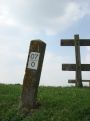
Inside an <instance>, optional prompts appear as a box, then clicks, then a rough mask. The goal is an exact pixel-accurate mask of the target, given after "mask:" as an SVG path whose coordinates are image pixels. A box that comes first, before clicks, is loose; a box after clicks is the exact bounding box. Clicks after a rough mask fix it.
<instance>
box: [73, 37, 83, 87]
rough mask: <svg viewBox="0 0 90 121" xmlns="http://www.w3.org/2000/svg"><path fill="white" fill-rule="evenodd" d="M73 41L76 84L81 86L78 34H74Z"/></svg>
mask: <svg viewBox="0 0 90 121" xmlns="http://www.w3.org/2000/svg"><path fill="white" fill-rule="evenodd" d="M74 41H75V55H76V86H77V87H82V75H81V58H80V42H79V35H74Z"/></svg>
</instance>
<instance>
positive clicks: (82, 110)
mask: <svg viewBox="0 0 90 121" xmlns="http://www.w3.org/2000/svg"><path fill="white" fill-rule="evenodd" d="M20 94H21V86H20V85H3V84H0V121H90V88H81V89H80V88H75V87H64V88H62V87H39V92H38V99H39V100H40V102H41V104H42V105H41V107H40V108H39V109H37V110H35V111H34V113H33V114H32V116H24V115H21V114H18V113H17V112H18V107H19V102H20Z"/></svg>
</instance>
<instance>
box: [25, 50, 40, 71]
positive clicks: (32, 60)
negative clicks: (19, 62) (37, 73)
mask: <svg viewBox="0 0 90 121" xmlns="http://www.w3.org/2000/svg"><path fill="white" fill-rule="evenodd" d="M39 56H40V53H38V52H31V53H30V56H29V61H28V67H27V68H30V69H33V70H37V68H38V61H39Z"/></svg>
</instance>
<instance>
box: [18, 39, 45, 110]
mask: <svg viewBox="0 0 90 121" xmlns="http://www.w3.org/2000/svg"><path fill="white" fill-rule="evenodd" d="M45 48H46V44H45V43H44V42H43V41H41V40H32V41H31V44H30V48H29V54H28V59H27V64H26V70H25V76H24V80H23V89H22V95H21V106H20V107H21V110H22V111H23V112H29V111H30V110H31V109H33V108H37V107H38V106H39V105H38V101H37V93H38V86H39V80H40V75H41V70H42V64H43V59H44V54H45Z"/></svg>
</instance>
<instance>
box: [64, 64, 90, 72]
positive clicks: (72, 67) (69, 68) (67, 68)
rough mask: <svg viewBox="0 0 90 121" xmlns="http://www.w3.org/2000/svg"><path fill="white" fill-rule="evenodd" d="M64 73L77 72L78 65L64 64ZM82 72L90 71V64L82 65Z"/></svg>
mask: <svg viewBox="0 0 90 121" xmlns="http://www.w3.org/2000/svg"><path fill="white" fill-rule="evenodd" d="M62 70H64V71H76V64H62ZM81 71H90V64H81Z"/></svg>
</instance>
